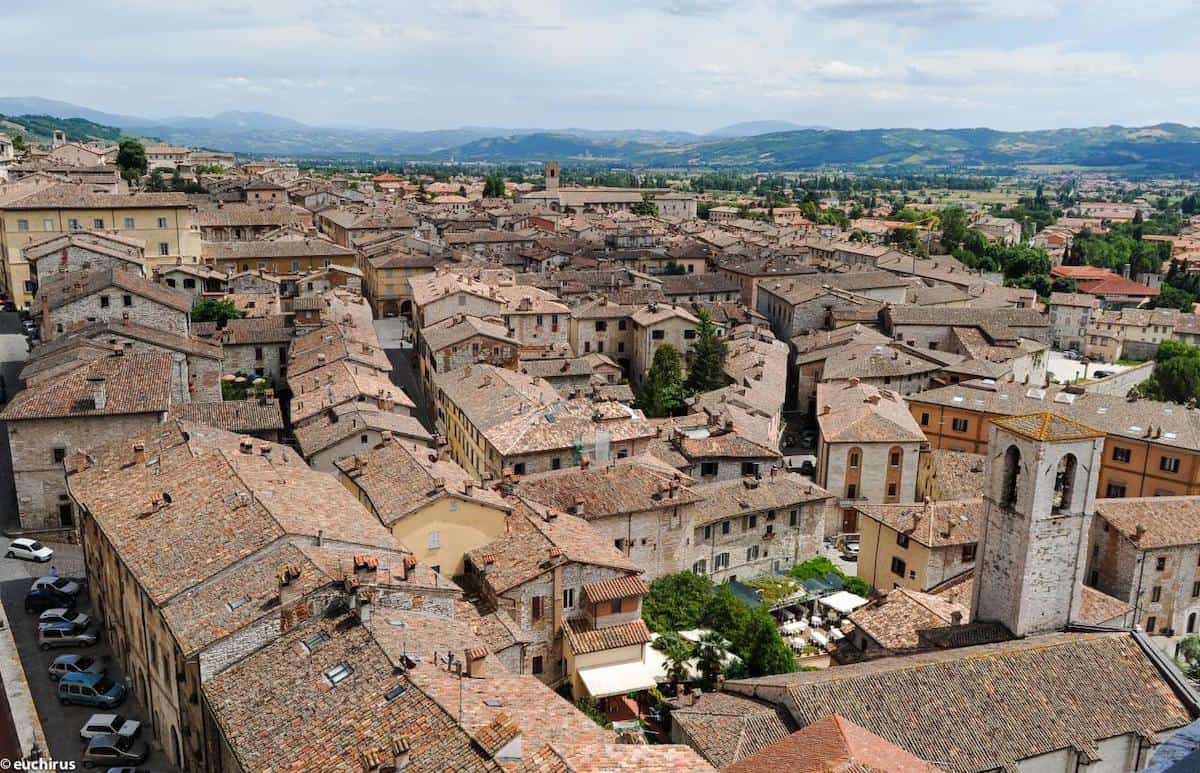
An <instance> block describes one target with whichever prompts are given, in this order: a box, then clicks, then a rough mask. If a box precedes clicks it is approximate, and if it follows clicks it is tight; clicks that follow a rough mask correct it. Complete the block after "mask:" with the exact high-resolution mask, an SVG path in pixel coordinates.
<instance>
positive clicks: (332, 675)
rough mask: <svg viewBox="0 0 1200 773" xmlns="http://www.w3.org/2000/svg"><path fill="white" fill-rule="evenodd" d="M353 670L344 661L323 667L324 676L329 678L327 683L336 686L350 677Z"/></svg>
mask: <svg viewBox="0 0 1200 773" xmlns="http://www.w3.org/2000/svg"><path fill="white" fill-rule="evenodd" d="M353 673H354V670H353V669H351V668H350V666H348V665H347V664H345V663H338V664H337V665H336V666H334V667H333V668H327V669H325V678H326V679H328V680H329V684H331V685H333V686H335V687H336V686H337V685H339V684H341V683H342V682H344V681H346V680H347V679H349V678H350V675H351V674H353Z"/></svg>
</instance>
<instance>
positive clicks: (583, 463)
mask: <svg viewBox="0 0 1200 773" xmlns="http://www.w3.org/2000/svg"><path fill="white" fill-rule="evenodd" d="M591 463H592V459H591V457H589V456H588V455H587V454H584V455H583V456H581V457H580V458H579V469H581V470H586V469H587V468H588V467H589V466H590V465H591Z"/></svg>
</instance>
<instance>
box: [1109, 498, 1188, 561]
mask: <svg viewBox="0 0 1200 773" xmlns="http://www.w3.org/2000/svg"><path fill="white" fill-rule="evenodd" d="M1096 515H1098V516H1100V517H1101V518H1103V519H1104V520H1105V521H1107V522H1108V524H1109V525H1110V526H1112V528H1114V529H1116V530H1117V531H1118V532H1120V533H1121V534H1122V535H1123V536H1124V537H1126V538H1127V539H1128V540H1129V541H1130V542H1132V543H1133V544H1134V546H1136V547H1137V548H1139V549H1141V550H1150V549H1153V548H1164V547H1172V546H1175V545H1195V544H1198V543H1200V497H1194V496H1184V497H1129V498H1127V499H1098V500H1096ZM1139 527H1140V528H1139Z"/></svg>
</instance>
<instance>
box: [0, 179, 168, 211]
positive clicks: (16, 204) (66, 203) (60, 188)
mask: <svg viewBox="0 0 1200 773" xmlns="http://www.w3.org/2000/svg"><path fill="white" fill-rule="evenodd" d="M189 206H190V204H189V202H188V197H187V194H184V193H92V192H91V191H90V190H88V188H87V186H86V185H74V184H71V183H60V184H58V185H51V186H48V187H45V188H41V189H40V190H37V191H35V192H34V193H31V194H30V195H28V196H23V197H21V198H18V199H15V200H13V201H8V202H5V204H4V208H5V209H159V208H164V207H166V208H171V209H179V208H185V207H189Z"/></svg>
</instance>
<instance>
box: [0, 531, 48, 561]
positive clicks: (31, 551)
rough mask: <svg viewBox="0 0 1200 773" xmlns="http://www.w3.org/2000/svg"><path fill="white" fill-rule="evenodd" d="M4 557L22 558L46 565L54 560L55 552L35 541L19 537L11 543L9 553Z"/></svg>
mask: <svg viewBox="0 0 1200 773" xmlns="http://www.w3.org/2000/svg"><path fill="white" fill-rule="evenodd" d="M4 557H5V558H20V559H22V560H24V561H40V562H41V563H43V564H44V563H46V562H47V561H49V560H50V559H51V558H54V551H53V550H51V549H50V548H48V547H46V546H45V545H43V544H42V543H40V542H38V541H37V540H35V539H29V538H27V537H18V538H17V539H15V540H13V541H12V542H10V543H9V545H8V552H7V553H5V554H4Z"/></svg>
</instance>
